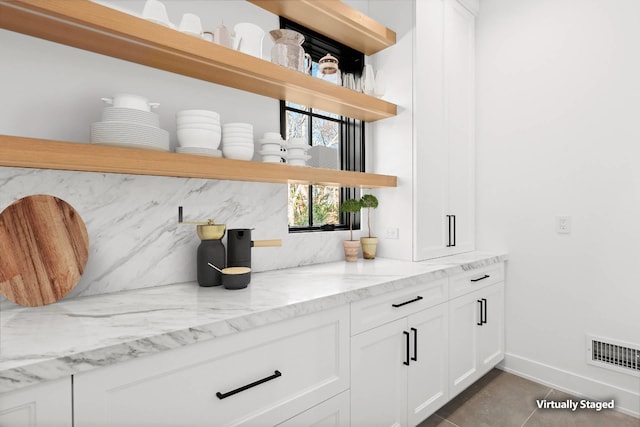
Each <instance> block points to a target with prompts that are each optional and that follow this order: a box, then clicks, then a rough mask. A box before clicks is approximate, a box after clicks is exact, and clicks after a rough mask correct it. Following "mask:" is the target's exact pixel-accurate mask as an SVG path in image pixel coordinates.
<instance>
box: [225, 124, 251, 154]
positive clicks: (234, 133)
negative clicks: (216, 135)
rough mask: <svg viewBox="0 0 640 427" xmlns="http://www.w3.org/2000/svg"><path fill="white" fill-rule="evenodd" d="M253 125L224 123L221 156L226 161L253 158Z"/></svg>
mask: <svg viewBox="0 0 640 427" xmlns="http://www.w3.org/2000/svg"><path fill="white" fill-rule="evenodd" d="M253 149H254V148H253V125H252V124H250V123H225V124H223V125H222V154H223V155H224V157H226V158H228V159H236V160H251V159H252V158H253Z"/></svg>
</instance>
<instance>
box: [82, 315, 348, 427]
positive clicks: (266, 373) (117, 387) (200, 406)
mask: <svg viewBox="0 0 640 427" xmlns="http://www.w3.org/2000/svg"><path fill="white" fill-rule="evenodd" d="M348 315H349V311H348V306H346V305H345V306H342V307H340V308H337V309H333V310H327V311H324V312H321V313H316V314H312V315H308V316H304V317H300V318H296V319H292V320H287V321H285V322H279V323H277V324H273V325H269V326H266V327H261V328H257V329H253V330H250V331H247V332H242V333H239V334H236V335H231V336H228V337H224V338H219V339H214V340H211V341H207V342H204V343H201V344H194V345H191V346H186V347H182V348H180V349H176V350H171V351H167V352H164V353H161V354H158V355H154V356H149V357H146V358H141V359H136V360H133V361H129V362H125V363H122V364H120V365H114V366H111V367H107V368H103V369H99V370H96V371H93V372H87V373H84V374H80V375H77V376H76V378H75V381H74V409H75V419H76V425H78V426H85V425H91V426H96V425H99V426H103V425H109V426H116V425H117V426H162V425H189V426H205V425H206V426H211V425H215V426H231V425H256V426H258V425H259V426H265V425H276V424H278V423H280V422H283V421H285V420H286V419H288V418H290V417H291V416H293V415H295V414H298V413H301V412H302V411H304V410H306V409H307V408H309V407H311V406H313V405H316V404H318V403H320V402H322V401H324V400H326V399H329V398H330V397H332V396H334V395H336V394H338V393H340V392H342V391H344V390H346V389H347V388H348V387H349V371H348V368H349V317H348Z"/></svg>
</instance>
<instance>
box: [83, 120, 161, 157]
mask: <svg viewBox="0 0 640 427" xmlns="http://www.w3.org/2000/svg"><path fill="white" fill-rule="evenodd" d="M91 142H92V143H94V144H103V145H116V146H125V147H134V148H144V149H148V150H160V151H169V132H167V131H166V130H163V129H159V128H157V127H153V126H148V125H144V124H139V123H128V122H98V123H93V124H91Z"/></svg>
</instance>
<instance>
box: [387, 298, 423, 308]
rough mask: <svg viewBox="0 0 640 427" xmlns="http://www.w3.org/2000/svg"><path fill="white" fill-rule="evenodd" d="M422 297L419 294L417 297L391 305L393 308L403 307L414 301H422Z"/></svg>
mask: <svg viewBox="0 0 640 427" xmlns="http://www.w3.org/2000/svg"><path fill="white" fill-rule="evenodd" d="M421 299H422V297H421V296H420V295H418V296H417V297H415V298H414V299H412V300H409V301H405V302H401V303H400V304H391V307H393V308H398V307H402V306H403V305H407V304H411V303H412V302H416V301H420V300H421Z"/></svg>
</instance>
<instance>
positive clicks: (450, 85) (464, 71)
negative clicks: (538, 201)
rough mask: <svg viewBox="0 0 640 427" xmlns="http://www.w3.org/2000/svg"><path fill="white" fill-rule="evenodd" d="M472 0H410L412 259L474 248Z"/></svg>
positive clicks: (473, 60)
mask: <svg viewBox="0 0 640 427" xmlns="http://www.w3.org/2000/svg"><path fill="white" fill-rule="evenodd" d="M476 12H477V2H475V1H473V0H464V1H463V0H424V1H423V0H420V1H416V2H415V20H416V22H415V51H414V112H413V114H414V118H413V123H414V165H413V166H414V184H415V185H414V253H413V259H414V260H424V259H429V258H435V257H440V256H445V255H452V254H457V253H462V252H469V251H472V250H473V249H475V239H474V235H475V230H474V222H475V213H474V205H475V203H474V169H475V168H474V159H475V148H474V147H475V143H474V128H475V108H474V105H475V84H474V75H475V72H474V70H475V49H474V44H475V13H476Z"/></svg>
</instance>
